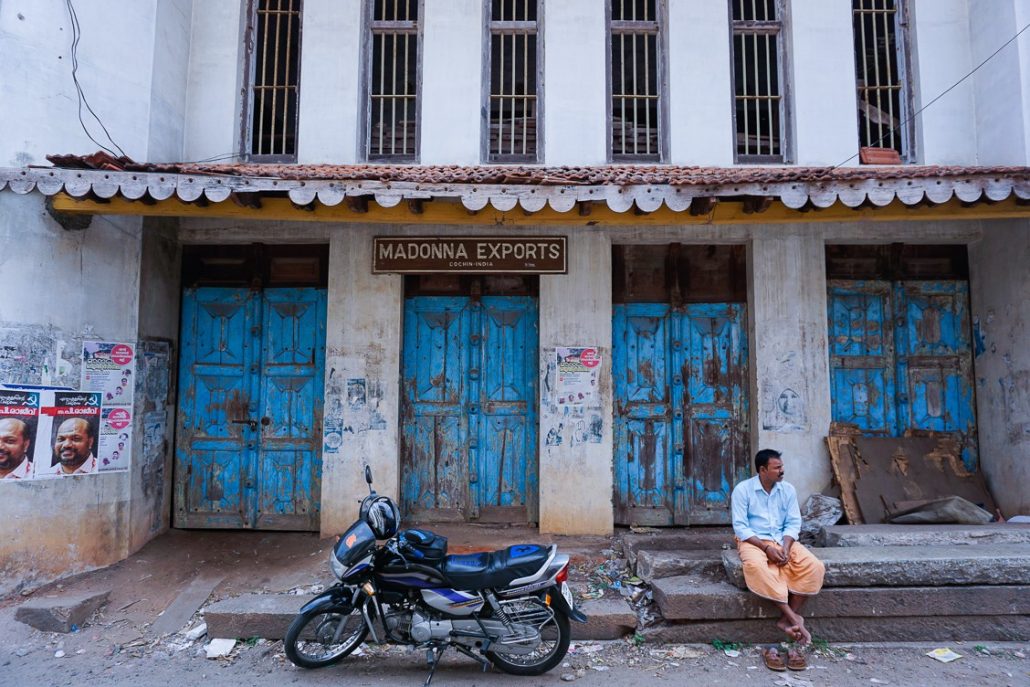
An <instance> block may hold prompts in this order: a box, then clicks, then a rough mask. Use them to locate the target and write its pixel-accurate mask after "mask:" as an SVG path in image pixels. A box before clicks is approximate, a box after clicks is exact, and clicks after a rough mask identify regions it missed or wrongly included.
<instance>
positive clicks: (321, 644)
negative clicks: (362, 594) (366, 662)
mask: <svg viewBox="0 0 1030 687" xmlns="http://www.w3.org/2000/svg"><path fill="white" fill-rule="evenodd" d="M341 623H342V624H343V627H342V628H341V627H340V624H341ZM367 634H368V627H367V626H366V625H365V620H364V618H362V616H361V612H360V611H358V610H357V609H354V610H352V611H351V612H350V613H349V614H347V613H340V612H332V611H331V612H326V611H325V610H323V609H318V608H316V609H312V610H310V611H308V612H307V613H301V614H300V615H298V616H297V617H296V618H294V619H293V622H292V623H290V629H288V630H287V631H286V637H285V638H284V639H283V646H284V648H285V649H286V657H287V658H288V659H290V661H292V662H293V663H294V665H298V666H300V667H301V668H324V667H326V666H331V665H333V664H334V663H338V662H339V661H341V660H343V659H344V658H345V657H346V656H347V655H348V654H350V653H351V652H352V651H354V650H355V649H357V648H358V647H359V646H360V645H361V643H362V642H363V641H365V636H366V635H367Z"/></svg>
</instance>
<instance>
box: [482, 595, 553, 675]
mask: <svg viewBox="0 0 1030 687" xmlns="http://www.w3.org/2000/svg"><path fill="white" fill-rule="evenodd" d="M551 610H552V613H549V614H548V617H547V619H546V620H543V622H540V623H539V624H536V623H533V624H534V625H535V626H536V628H537V631H538V632H539V633H540V644H539V645H537V647H536V648H535V649H534V650H533V651H532V653H528V654H523V653H511V652H505V651H504V650H503V649H491V650H490V651H487V652H486V657H487V658H488V659H490V662H491V663H493V664H494V666H496V667H497V668H498V669H499V670H502V671H504V672H505V673H508V674H509V675H523V676H531V675H543V674H544V673H546V672H547V671H548V670H550V669H551V668H554V667H555V666H556V665H558V664H559V663H561V661H562V659H563V658H565V653H566V652H567V651H568V650H569V640H570V639H571V630H570V629H569V619H568V618H567V617H566V616H565V614H564V613H562V612H561V611H559V610H558V609H556V608H555V609H551ZM520 620H521V619H520ZM494 646H496V645H494Z"/></svg>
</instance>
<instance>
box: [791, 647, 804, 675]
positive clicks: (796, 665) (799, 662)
mask: <svg viewBox="0 0 1030 687" xmlns="http://www.w3.org/2000/svg"><path fill="white" fill-rule="evenodd" d="M787 667H788V668H790V669H791V670H805V669H806V668H808V661H806V660H805V655H804V654H802V653H801V652H800V651H798V650H797V649H791V650H790V651H788V652H787Z"/></svg>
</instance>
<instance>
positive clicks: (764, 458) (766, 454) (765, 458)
mask: <svg viewBox="0 0 1030 687" xmlns="http://www.w3.org/2000/svg"><path fill="white" fill-rule="evenodd" d="M779 457H780V452H779V451H774V450H773V449H771V448H763V449H762V450H761V451H759V452H758V453H756V454H755V470H761V469H762V468H764V467H765V466H767V465H768V464H769V460H770V459H771V458H779Z"/></svg>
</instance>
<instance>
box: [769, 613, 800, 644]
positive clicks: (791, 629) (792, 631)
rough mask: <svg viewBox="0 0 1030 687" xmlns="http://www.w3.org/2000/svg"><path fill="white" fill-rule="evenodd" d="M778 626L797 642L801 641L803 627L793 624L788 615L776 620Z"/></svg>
mask: <svg viewBox="0 0 1030 687" xmlns="http://www.w3.org/2000/svg"><path fill="white" fill-rule="evenodd" d="M776 627H778V628H780V629H781V630H783V632H784V634H786V635H787V636H788V637H790V638H791V639H793V640H794V641H795V642H798V641H801V639H802V636H803V635H802V634H801V628H800V627H799V626H798V625H795V624H793V623H792V622H791V621H790V619H789V618H787V616H782V617H781V618H780V619H779V620H778V621H776Z"/></svg>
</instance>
